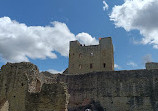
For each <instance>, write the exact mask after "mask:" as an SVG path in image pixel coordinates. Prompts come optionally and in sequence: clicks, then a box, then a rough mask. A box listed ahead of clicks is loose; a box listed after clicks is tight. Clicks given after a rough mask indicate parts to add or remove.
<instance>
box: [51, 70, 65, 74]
mask: <svg viewBox="0 0 158 111" xmlns="http://www.w3.org/2000/svg"><path fill="white" fill-rule="evenodd" d="M48 72H50V73H52V74H58V73H60V74H61V73H63V71H57V70H54V69H49V70H48Z"/></svg>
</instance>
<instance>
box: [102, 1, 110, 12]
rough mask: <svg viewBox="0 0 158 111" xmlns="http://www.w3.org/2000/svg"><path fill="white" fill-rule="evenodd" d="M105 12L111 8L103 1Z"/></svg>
mask: <svg viewBox="0 0 158 111" xmlns="http://www.w3.org/2000/svg"><path fill="white" fill-rule="evenodd" d="M103 5H104V6H103V10H104V11H105V10H108V8H109V6H108V4H107V3H106V2H105V1H103Z"/></svg>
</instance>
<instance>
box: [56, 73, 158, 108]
mask: <svg viewBox="0 0 158 111" xmlns="http://www.w3.org/2000/svg"><path fill="white" fill-rule="evenodd" d="M58 79H59V81H63V82H65V83H67V85H68V92H69V94H70V100H69V109H70V110H71V109H73V108H77V107H81V106H83V104H85V101H87V100H94V101H96V102H99V103H100V104H101V106H102V107H103V108H104V110H105V111H157V110H158V107H157V106H158V70H132V71H107V72H96V73H87V74H83V75H60V76H59V77H58ZM78 111H80V110H78Z"/></svg>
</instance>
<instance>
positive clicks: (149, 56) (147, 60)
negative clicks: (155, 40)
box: [143, 54, 152, 63]
mask: <svg viewBox="0 0 158 111" xmlns="http://www.w3.org/2000/svg"><path fill="white" fill-rule="evenodd" d="M147 62H152V55H151V54H146V55H145V56H144V57H143V63H147Z"/></svg>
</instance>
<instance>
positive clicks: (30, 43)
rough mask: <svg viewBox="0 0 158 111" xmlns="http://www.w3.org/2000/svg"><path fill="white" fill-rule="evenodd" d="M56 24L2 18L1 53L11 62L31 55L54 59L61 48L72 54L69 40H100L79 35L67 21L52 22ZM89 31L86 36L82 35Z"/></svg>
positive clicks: (62, 53)
mask: <svg viewBox="0 0 158 111" xmlns="http://www.w3.org/2000/svg"><path fill="white" fill-rule="evenodd" d="M51 25H52V26H27V25H25V24H24V23H18V22H17V21H13V20H11V19H10V18H9V17H2V18H0V56H1V57H2V58H3V59H5V60H6V61H8V62H21V61H29V58H31V59H37V58H39V59H45V58H46V57H48V58H51V59H54V58H57V55H56V54H55V53H54V51H56V52H59V53H60V54H61V55H62V56H68V53H69V52H68V51H69V41H73V40H77V39H79V41H81V42H83V40H87V41H84V42H83V43H84V44H86V45H88V44H96V41H97V40H96V39H95V38H92V37H91V36H90V35H89V34H87V33H81V34H78V35H77V37H76V36H75V35H74V34H73V33H71V32H70V30H69V28H68V27H67V25H66V24H65V23H61V22H57V21H55V22H52V23H51ZM80 35H85V37H78V36H80Z"/></svg>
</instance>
